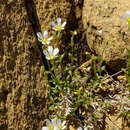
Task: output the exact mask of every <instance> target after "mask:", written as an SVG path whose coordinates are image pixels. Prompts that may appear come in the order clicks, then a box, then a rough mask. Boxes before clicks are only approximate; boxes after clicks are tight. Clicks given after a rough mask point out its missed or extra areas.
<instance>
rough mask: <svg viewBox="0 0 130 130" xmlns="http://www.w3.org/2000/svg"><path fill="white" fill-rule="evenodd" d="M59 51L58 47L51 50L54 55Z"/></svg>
mask: <svg viewBox="0 0 130 130" xmlns="http://www.w3.org/2000/svg"><path fill="white" fill-rule="evenodd" d="M58 52H59V49H58V48H55V49H54V51H53V55H54V56H56V55H57V54H58Z"/></svg>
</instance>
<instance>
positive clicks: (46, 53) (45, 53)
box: [43, 50, 50, 122]
mask: <svg viewBox="0 0 130 130" xmlns="http://www.w3.org/2000/svg"><path fill="white" fill-rule="evenodd" d="M43 54H44V55H45V56H47V55H48V52H47V51H46V50H43ZM46 122H50V121H49V120H48V119H46Z"/></svg>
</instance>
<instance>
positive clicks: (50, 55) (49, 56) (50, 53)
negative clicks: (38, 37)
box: [43, 46, 59, 60]
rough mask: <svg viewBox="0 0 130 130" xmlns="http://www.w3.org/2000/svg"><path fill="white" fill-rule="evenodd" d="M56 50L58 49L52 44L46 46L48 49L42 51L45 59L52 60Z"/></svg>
mask: <svg viewBox="0 0 130 130" xmlns="http://www.w3.org/2000/svg"><path fill="white" fill-rule="evenodd" d="M58 52H59V49H58V48H55V49H53V47H52V46H48V51H47V50H43V53H44V55H45V56H46V59H47V60H53V59H54V58H55V57H57V54H58Z"/></svg>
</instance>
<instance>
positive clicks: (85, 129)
mask: <svg viewBox="0 0 130 130" xmlns="http://www.w3.org/2000/svg"><path fill="white" fill-rule="evenodd" d="M77 130H88V128H86V127H84V129H82V128H81V127H79V128H78V129H77Z"/></svg>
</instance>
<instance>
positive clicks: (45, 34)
mask: <svg viewBox="0 0 130 130" xmlns="http://www.w3.org/2000/svg"><path fill="white" fill-rule="evenodd" d="M43 36H44V38H47V36H48V31H47V30H45V31H44V34H43Z"/></svg>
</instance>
